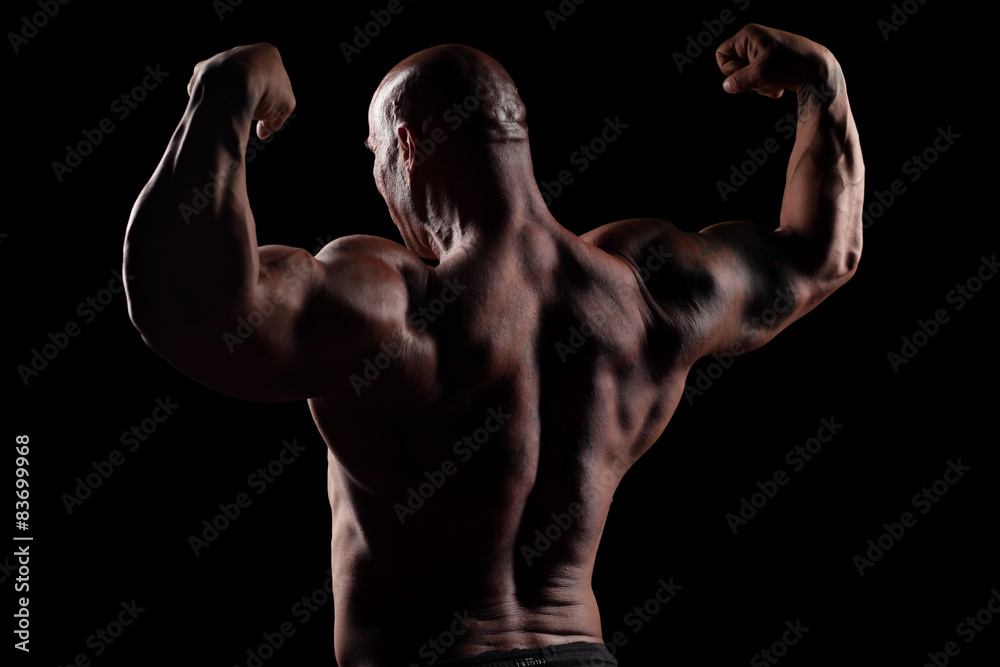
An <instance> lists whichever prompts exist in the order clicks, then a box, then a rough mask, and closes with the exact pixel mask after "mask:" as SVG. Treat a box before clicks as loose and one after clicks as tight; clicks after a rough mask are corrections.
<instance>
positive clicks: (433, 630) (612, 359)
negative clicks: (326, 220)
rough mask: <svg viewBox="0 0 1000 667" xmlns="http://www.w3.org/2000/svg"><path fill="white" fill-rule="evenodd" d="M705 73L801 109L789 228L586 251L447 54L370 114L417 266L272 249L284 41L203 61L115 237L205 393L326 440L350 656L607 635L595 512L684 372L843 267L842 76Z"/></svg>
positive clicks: (144, 297)
mask: <svg viewBox="0 0 1000 667" xmlns="http://www.w3.org/2000/svg"><path fill="white" fill-rule="evenodd" d="M717 60H718V63H719V67H720V69H721V70H722V73H723V74H724V75H725V76H726V80H725V84H724V88H725V90H727V91H728V92H733V93H737V92H747V91H755V92H758V93H761V94H763V95H767V96H770V97H777V96H780V95H781V94H782V92H783V91H788V92H789V93H790V94H794V95H796V96H797V100H798V103H799V116H800V117H799V124H798V128H797V135H796V141H795V145H794V148H793V150H792V155H791V158H790V162H789V166H788V173H787V182H786V187H785V193H784V199H783V202H782V207H781V212H780V217H779V219H778V220H777V221H775V222H777V228H775V226H776V225H775V224H774V222H771V221H769V222H770V224H768V225H767V226H766V227H765V226H759V225H757V224H754V223H750V222H726V223H720V224H716V225H712V226H710V227H707V228H705V229H703V230H702V231H700V232H697V233H691V232H684V231H681V230H679V229H677V228H676V227H674V226H673V225H671V224H669V223H667V222H664V221H661V220H654V219H634V220H622V221H619V222H613V223H611V224H607V225H604V226H601V227H598V228H596V229H594V230H593V231H591V232H589V233H587V234H584V235H583V236H576V235H575V234H573V233H571V232H569V231H568V230H566V229H565V228H564V227H562V226H561V225H560V224H559V223H558V222H557V221H556V220H555V219H554V218H553V217H552V215H551V214H550V213H549V211H548V209H547V207H546V205H545V203H544V201H543V199H542V195H541V193H540V192H539V189H538V187H537V185H536V183H535V180H534V176H533V170H532V165H531V158H530V151H529V146H528V133H527V125H526V124H525V108H524V105H523V103H522V102H521V99H520V97H519V96H518V94H517V89H516V88H515V87H514V83H513V82H512V81H511V79H510V77H509V76H508V74H507V73H506V71H504V69H503V68H502V67H501V66H500V65H499V64H498V63H497V62H496V61H495V60H493V59H492V58H490V57H489V56H487V55H485V54H483V53H481V52H479V51H476V50H475V49H471V48H469V47H465V46H459V45H444V46H439V47H435V48H432V49H428V50H426V51H422V52H420V53H418V54H415V55H414V56H411V57H410V58H407V59H406V60H404V61H403V62H402V63H400V64H399V65H398V66H397V67H396V68H394V69H393V70H392V71H391V72H390V73H389V74H388V75H387V76H386V78H385V80H384V81H383V82H382V84H381V85H380V86H379V88H378V90H377V91H376V93H375V95H374V97H373V99H372V103H371V106H370V109H369V126H370V134H369V136H368V138H367V140H366V144H367V145H368V147H369V148H371V150H372V151H373V153H374V156H375V157H374V177H375V183H376V185H377V187H378V189H379V191H380V192H381V193H382V195H383V197H384V198H385V200H386V203H387V205H388V208H389V211H390V214H391V216H392V219H393V221H394V222H395V224H396V226H397V227H398V228H399V231H400V234H401V235H402V238H403V241H404V243H405V247H404V246H403V245H400V244H398V243H394V242H392V241H389V240H385V239H382V238H378V237H373V236H360V235H359V236H349V237H344V238H340V239H337V240H336V241H334V242H332V243H330V244H329V245H328V246H326V247H325V248H324V249H323V250H322V251H321V252H319V253H318V254H317V255H316V256H315V257H313V256H312V255H311V254H310V253H308V252H306V251H304V250H302V249H298V248H290V247H282V246H273V245H272V246H263V247H258V246H257V244H256V240H255V239H256V231H255V226H254V219H253V215H252V213H251V211H250V207H249V204H248V201H247V195H246V180H245V177H244V168H245V164H244V163H245V150H246V143H247V139H248V136H249V133H250V131H251V130H252V127H253V122H252V121H253V120H254V119H256V120H257V121H258V123H257V131H258V134H259V135H260V136H267V135H269V134H270V133H271V132H274V131H275V130H276V129H278V128H280V127H281V125H282V124H283V123H284V121H285V120H286V119H287V118H288V116H289V114H290V113H291V112H292V110H293V108H294V106H295V100H294V95H293V94H292V90H291V84H290V83H289V79H288V76H287V74H286V73H285V70H284V68H283V65H282V63H281V58H280V56H279V54H278V52H277V50H276V49H274V47H271V46H270V45H266V44H258V45H254V46H249V47H239V48H237V49H233V50H230V51H227V52H224V53H221V54H218V55H217V56H215V57H213V58H212V59H209V60H207V61H204V62H202V63H199V64H198V66H197V67H196V68H195V72H194V75H193V76H192V79H191V83H190V84H189V87H188V89H189V93H190V102H189V105H188V108H187V110H186V111H185V113H184V116H183V118H182V119H181V122H180V125H179V126H178V128H177V131H176V132H175V134H174V136H173V138H172V139H171V141H170V144H169V146H168V148H167V151H166V153H165V155H164V157H163V160H162V161H161V163H160V165H159V167H158V168H157V169H156V171H155V173H154V174H153V177H152V179H151V180H150V182H149V183H148V184H147V186H146V187H145V189H144V190H143V191H142V193H141V195H140V196H139V198H138V201H137V202H136V204H135V207H134V209H133V211H132V216H131V219H130V221H129V226H128V230H127V235H126V245H125V271H124V275H126V276H127V277H128V280H127V285H126V287H127V290H128V299H129V311H130V316H131V317H132V320H133V322H134V323H135V326H136V327H137V328H138V330H139V331H140V333H141V334H142V336H143V339H144V340H145V341H146V342H147V344H148V345H149V346H150V347H151V348H152V349H153V350H155V351H156V352H158V353H159V354H161V355H162V356H164V357H165V358H166V359H167V360H169V361H170V362H171V363H172V364H174V365H175V366H176V367H177V368H178V369H180V370H181V371H183V372H184V373H187V374H188V375H190V376H191V377H193V378H194V379H196V380H198V381H200V382H202V383H204V384H206V385H208V386H210V387H213V388H215V389H217V390H219V391H221V392H224V393H226V394H229V395H231V396H235V397H239V398H244V399H248V400H253V401H290V400H301V399H306V400H308V402H309V407H310V409H311V411H312V415H313V417H314V418H315V421H316V425H317V427H318V428H319V430H320V432H321V434H322V436H323V438H324V440H325V441H326V443H327V444H328V446H329V452H328V462H329V482H328V486H329V497H330V507H331V510H332V516H333V539H332V561H333V582H334V583H333V587H334V591H333V592H334V600H335V618H336V625H335V630H334V636H335V645H336V654H337V660H338V662H339V663H340V664H341V665H344V666H345V667H352V666H356V665H365V666H382V665H386V666H388V665H392V666H398V665H408V664H413V663H417V664H427V663H428V662H430V661H432V660H443V659H447V658H459V657H469V656H473V655H476V654H478V653H481V652H484V651H488V650H507V649H514V648H534V647H541V646H546V645H549V644H561V643H570V642H578V641H583V642H595V643H600V642H602V641H603V637H602V634H601V620H600V614H599V612H598V606H597V602H596V600H595V598H594V594H593V591H592V588H591V575H592V571H593V567H594V560H595V556H596V553H597V548H598V544H599V542H600V539H601V534H602V531H603V529H604V523H605V519H606V517H607V515H608V509H609V506H610V503H611V499H612V496H613V494H614V492H615V489H616V487H617V485H618V483H619V482H620V480H621V479H622V476H623V475H624V474H625V472H626V471H627V470H628V469H629V468H630V467H631V466H632V465H633V464H634V463H635V462H636V461H637V460H638V459H639V458H640V457H641V456H642V454H643V453H644V452H645V451H646V450H647V449H648V448H649V447H650V446H651V445H652V444H653V443H654V442H655V441H656V440H657V438H658V437H659V436H660V435H661V434H662V432H663V430H664V428H665V427H666V425H667V423H668V422H669V420H670V418H671V416H672V414H673V412H674V410H675V408H676V406H677V404H678V402H679V400H680V397H681V395H682V392H683V389H684V383H685V378H686V376H687V373H688V371H689V370H690V368H691V366H692V364H693V363H694V362H695V361H696V360H698V359H699V358H701V357H703V356H706V355H709V354H713V353H719V352H735V353H739V352H745V351H748V350H751V349H754V348H757V347H759V346H761V345H763V344H764V343H765V342H767V341H768V340H770V339H771V338H773V337H774V336H775V335H776V334H777V333H778V332H779V331H781V330H782V329H784V328H785V327H786V326H788V325H789V324H790V323H791V322H793V321H794V320H796V319H797V318H799V317H801V316H802V315H803V314H805V313H806V312H808V311H810V310H811V309H812V308H814V307H815V306H816V305H817V304H818V303H820V302H821V301H822V300H823V299H825V298H826V297H827V296H828V295H829V294H830V293H832V292H833V291H834V290H835V289H837V288H838V287H839V286H840V285H842V284H843V283H844V282H846V281H847V280H848V279H849V278H850V277H851V276H852V275H853V274H854V271H855V268H856V266H857V263H858V260H859V257H860V253H861V205H862V191H863V185H864V167H863V164H862V157H861V151H860V145H859V142H858V134H857V129H856V127H855V124H854V120H853V118H852V116H851V112H850V107H849V104H848V100H847V91H846V88H845V83H844V78H843V75H842V73H841V70H840V66H839V65H838V63H837V61H836V59H835V58H834V57H833V56H832V54H830V52H829V51H828V50H826V49H825V48H823V47H821V46H819V45H818V44H815V43H814V42H811V41H809V40H807V39H804V38H802V37H798V36H796V35H792V34H789V33H785V32H781V31H777V30H772V29H769V28H765V27H762V26H757V25H749V26H747V27H745V28H744V29H743V30H741V31H740V32H739V33H737V34H736V35H735V36H734V37H732V38H731V39H729V40H727V41H726V42H725V43H724V44H723V45H722V46H721V47H720V48H719V50H718V53H717ZM456 105H457V107H456ZM459 110H460V111H461V113H460V112H459ZM206 184H211V185H213V186H214V188H213V190H214V191H215V192H216V194H215V196H214V197H211V198H210V199H209V201H208V202H207V204H206V203H205V202H204V201H201V202H198V203H200V204H201V207H200V208H199V207H198V206H196V205H195V203H194V202H192V191H193V190H194V189H199V190H200V191H202V192H204V191H206V190H205V186H206ZM769 229H770V230H771V231H769ZM421 258H427V259H432V260H437V262H436V266H431V265H429V263H427V262H425V261H423V260H422V259H421ZM430 264H434V262H431V263H430ZM237 318H243V320H244V321H245V322H251V323H253V330H252V333H251V334H250V335H249V336H245V335H240V336H237V335H236V331H237V328H238V326H239V325H238V323H237ZM242 333H243V334H245V333H246V331H245V330H242ZM540 535H541V536H546V535H549V536H554V537H552V538H546V539H544V540H543V539H540V538H539V536H540Z"/></svg>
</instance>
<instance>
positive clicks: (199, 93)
mask: <svg viewBox="0 0 1000 667" xmlns="http://www.w3.org/2000/svg"><path fill="white" fill-rule="evenodd" d="M253 85H254V81H253V80H252V77H248V76H246V75H245V74H244V73H243V71H242V69H241V68H240V67H238V66H236V65H235V64H232V63H226V62H221V63H218V64H214V65H212V66H208V67H204V68H201V69H200V71H199V72H198V73H197V74H196V75H195V76H194V77H193V78H192V81H191V84H190V86H189V92H190V100H189V102H188V106H187V109H186V110H185V112H184V116H183V118H182V119H181V121H180V123H179V125H178V126H177V129H176V130H175V131H174V134H173V136H172V138H171V140H170V143H169V145H168V147H167V150H166V152H165V154H164V155H163V158H162V159H161V161H160V164H159V165H158V166H157V168H156V171H155V172H154V174H153V177H152V178H151V179H150V181H149V183H147V185H146V187H145V188H144V189H143V191H142V193H141V194H140V195H139V198H138V200H137V201H136V203H135V206H134V207H133V209H132V214H131V218H130V220H129V225H128V229H127V232H126V239H125V274H126V275H127V276H129V278H128V280H127V283H126V287H127V290H128V298H129V308H130V312H131V314H132V317H133V321H135V322H136V324H137V326H139V327H140V329H143V330H148V329H152V328H155V327H157V326H159V323H160V322H164V321H170V322H174V323H176V322H177V321H178V320H180V321H189V322H196V321H205V320H206V318H209V317H211V316H214V315H219V314H220V312H219V311H220V310H223V311H224V310H225V309H226V307H227V306H229V307H235V305H236V304H238V303H239V301H240V299H241V298H242V295H243V294H245V292H246V291H247V290H248V289H249V288H250V287H251V286H252V285H253V283H254V281H255V279H256V275H257V272H258V258H257V243H256V232H255V228H254V222H253V216H252V215H251V213H250V207H249V202H248V199H247V194H246V179H245V171H244V169H245V160H244V157H245V151H246V143H247V139H248V137H249V132H250V129H251V123H252V121H251V114H252V110H253V108H254V107H253V105H254V103H255V96H256V95H259V93H258V92H257V91H255V90H253ZM144 333H145V331H144Z"/></svg>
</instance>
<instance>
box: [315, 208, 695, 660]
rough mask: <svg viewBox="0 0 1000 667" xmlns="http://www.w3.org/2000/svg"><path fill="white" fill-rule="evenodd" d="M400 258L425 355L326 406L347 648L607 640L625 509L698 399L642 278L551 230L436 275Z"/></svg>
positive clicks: (529, 233) (413, 350) (462, 651)
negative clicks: (611, 555)
mask: <svg viewBox="0 0 1000 667" xmlns="http://www.w3.org/2000/svg"><path fill="white" fill-rule="evenodd" d="M599 234H600V233H599V232H598V235H597V236H596V237H595V238H596V239H597V240H598V241H599V240H600V238H602V237H601V236H600V235H599ZM591 240H593V239H591ZM357 242H358V243H364V241H363V240H359V241H357ZM373 242H374V243H375V244H376V245H379V244H380V243H379V242H378V241H373ZM654 251H655V249H654ZM404 253H408V251H405V250H403V249H399V254H400V256H401V257H400V260H401V263H403V264H407V265H408V266H409V267H410V269H411V271H410V272H409V275H411V278H410V281H409V282H410V286H411V289H412V299H413V308H412V312H413V313H414V318H413V323H414V324H415V325H416V329H418V330H419V331H420V333H419V336H418V338H419V340H418V341H416V343H414V344H410V345H408V346H403V345H399V344H394V345H385V346H383V349H382V350H381V351H380V352H379V353H378V354H377V355H375V357H373V358H372V359H370V360H368V361H370V362H371V363H370V364H369V363H365V364H363V365H362V366H361V367H359V368H358V369H357V372H356V374H353V375H352V376H351V377H350V378H343V382H342V384H343V391H342V392H341V393H340V395H334V396H330V397H326V398H322V399H312V400H311V401H310V406H311V408H312V412H313V415H314V417H315V419H316V422H317V424H318V425H319V427H320V429H321V431H322V433H323V434H324V437H325V438H326V440H327V443H328V445H329V446H330V450H331V456H330V482H329V483H330V489H329V490H330V501H331V507H332V509H333V521H334V525H333V543H334V545H335V546H334V549H333V561H334V562H333V564H334V595H335V600H336V601H337V605H338V606H337V617H338V626H337V629H338V637H337V645H338V649H339V650H340V651H342V652H343V655H344V656H345V658H346V659H347V661H348V662H350V660H351V658H350V657H349V656H352V655H354V653H353V650H356V651H357V655H358V657H359V658H360V656H367V655H369V653H368V651H369V649H370V647H371V646H372V645H378V646H380V647H383V648H384V649H386V650H387V651H388V650H389V649H388V647H392V649H391V651H390V652H387V653H386V654H385V655H384V656H380V658H384V660H385V662H384V664H387V665H388V664H409V662H412V661H414V660H417V659H418V658H420V659H423V658H429V657H430V656H434V657H436V658H442V657H466V656H473V655H476V654H478V653H481V652H483V651H487V650H493V649H513V648H525V647H541V646H547V645H550V644H553V643H556V642H559V641H590V642H595V643H600V642H601V641H602V639H601V625H600V617H599V614H598V609H597V603H596V601H595V599H594V595H593V592H592V590H591V583H590V582H591V575H592V570H593V566H594V559H595V556H596V554H597V547H598V544H599V542H600V538H601V533H602V531H603V528H604V522H605V519H606V517H607V513H608V509H609V506H610V504H611V499H612V496H613V494H614V491H615V488H616V487H617V485H618V482H619V481H620V480H621V477H622V475H623V474H624V473H625V472H626V470H627V469H628V468H629V466H631V464H632V463H633V462H634V461H635V459H636V458H638V456H639V455H640V454H641V453H642V451H644V450H645V449H646V448H647V447H648V446H649V445H650V444H652V442H653V441H654V440H655V439H656V437H657V436H658V435H659V434H660V432H661V431H662V430H663V427H664V426H665V424H666V421H667V420H668V418H669V415H670V413H671V412H672V409H673V407H674V406H676V403H677V401H678V400H679V397H680V392H681V390H682V389H683V378H684V373H683V372H680V371H681V370H682V369H681V368H679V367H678V364H677V362H676V360H677V357H676V355H674V354H673V351H671V350H670V349H669V348H668V347H666V346H662V345H650V341H649V340H648V334H649V329H647V326H646V325H647V323H649V322H650V319H649V318H650V317H651V309H650V307H649V305H648V303H647V302H646V300H645V299H644V298H643V294H642V292H643V290H644V285H643V284H642V281H641V277H640V276H639V275H638V274H637V273H636V272H635V271H633V270H632V269H631V268H630V266H629V264H628V263H626V261H624V260H623V259H621V258H620V257H617V256H613V255H611V254H608V253H606V252H605V251H604V250H601V249H599V248H596V247H594V246H593V245H591V244H590V243H588V242H587V241H585V240H581V239H577V238H576V237H573V236H572V235H571V234H569V233H567V232H565V231H564V230H560V229H556V228H551V229H550V228H547V227H545V226H543V225H536V224H530V225H527V226H525V227H522V232H521V233H520V234H518V235H516V236H512V237H510V238H506V239H503V240H502V241H501V242H499V243H497V244H496V245H494V246H492V247H489V248H486V249H484V251H482V252H479V253H476V252H473V253H468V254H464V255H462V256H460V257H457V258H455V259H453V260H451V261H449V262H446V263H444V264H442V265H441V266H439V267H437V268H435V269H424V270H423V271H421V270H420V268H419V267H418V266H417V264H418V263H419V259H418V258H416V257H415V256H413V257H411V258H410V259H409V261H407V259H406V258H405V257H403V256H402V255H403V254H404ZM319 257H320V258H322V257H323V253H321V254H320V255H319ZM654 259H656V261H658V262H660V263H662V262H664V261H665V260H666V259H667V258H662V259H660V258H659V257H657V256H656V255H654ZM413 368H419V369H421V371H420V373H419V374H414V373H412V372H409V369H413ZM683 370H685V371H686V369H683ZM459 539H460V542H459V541H458V540H459ZM442 633H452V634H453V635H454V637H453V639H454V644H452V643H451V642H450V641H448V639H445V640H443V641H438V638H439V636H440V635H441V634H442ZM431 642H434V643H431ZM446 646H447V647H449V648H447V649H446V648H445V647H446ZM379 664H382V663H379Z"/></svg>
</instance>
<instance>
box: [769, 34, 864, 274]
mask: <svg viewBox="0 0 1000 667" xmlns="http://www.w3.org/2000/svg"><path fill="white" fill-rule="evenodd" d="M797 93H798V120H799V122H798V128H797V131H796V136H795V145H794V147H793V148H792V155H791V158H790V160H789V164H788V172H787V177H786V183H785V193H784V198H783V200H782V207H781V223H780V225H781V226H780V230H781V232H779V233H786V234H791V235H794V236H795V238H796V244H797V247H798V249H799V250H800V252H799V253H798V257H796V260H797V261H798V262H799V263H801V265H802V266H801V268H802V269H803V270H804V271H806V272H808V273H809V274H810V275H812V276H814V277H815V278H816V279H817V280H820V281H830V282H842V281H843V280H845V279H846V277H849V276H850V274H852V273H853V271H854V269H855V267H856V265H857V263H858V260H859V258H860V255H861V245H862V243H861V229H862V227H861V213H862V204H863V199H864V161H863V159H862V156H861V144H860V141H859V138H858V130H857V126H856V125H855V123H854V118H853V116H852V114H851V108H850V103H849V102H848V98H847V87H846V83H845V81H844V75H843V72H842V71H841V68H840V64H839V63H838V62H837V60H836V59H835V58H834V57H833V55H832V54H830V53H829V51H827V52H826V53H824V54H823V56H822V57H821V58H820V66H819V67H818V71H817V76H816V77H815V78H814V79H813V81H810V82H809V83H808V84H806V85H803V86H802V87H800V89H799V90H798V91H797Z"/></svg>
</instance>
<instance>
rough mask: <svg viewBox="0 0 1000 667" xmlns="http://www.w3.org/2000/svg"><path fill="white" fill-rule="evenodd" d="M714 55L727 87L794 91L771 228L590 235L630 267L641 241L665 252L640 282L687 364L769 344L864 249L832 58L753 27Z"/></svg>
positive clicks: (638, 225)
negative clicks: (793, 124)
mask: <svg viewBox="0 0 1000 667" xmlns="http://www.w3.org/2000/svg"><path fill="white" fill-rule="evenodd" d="M717 58H718V62H719V67H720V69H721V70H722V72H723V74H725V75H726V76H727V79H726V81H725V84H724V89H725V90H726V91H727V92H731V93H736V92H750V91H754V92H758V93H760V94H762V95H766V96H769V97H780V96H781V94H782V92H783V91H786V90H787V91H791V92H794V93H795V94H796V95H797V98H798V107H799V122H798V127H797V131H796V137H795V145H794V147H793V149H792V155H791V158H790V161H789V164H788V171H787V175H786V181H785V192H784V198H783V200H782V206H781V214H780V221H779V225H778V227H777V228H776V229H774V230H773V231H767V230H766V229H765V228H764V227H761V226H759V225H757V224H754V223H750V222H724V223H719V224H715V225H712V226H710V227H707V228H705V229H703V230H702V231H701V232H698V233H686V232H682V231H680V230H678V229H677V228H676V227H674V226H673V225H670V224H668V223H665V222H662V221H657V220H630V221H625V222H620V223H614V225H608V226H607V227H605V228H602V229H600V230H595V232H594V233H593V234H594V238H593V241H594V242H595V244H596V245H599V246H601V247H604V248H606V249H608V250H612V251H613V252H615V253H616V254H618V255H620V256H622V257H624V258H626V260H627V261H630V263H633V264H637V265H640V266H639V267H637V268H639V269H640V272H641V270H642V267H641V264H642V258H643V257H645V256H647V255H648V254H649V252H650V248H656V247H657V246H659V247H660V249H659V250H658V252H659V253H660V254H661V255H663V254H669V257H668V259H667V260H666V261H665V262H664V265H663V267H662V268H660V269H658V270H655V271H650V272H649V274H648V276H647V277H645V280H644V283H645V286H646V289H647V290H648V292H649V296H650V301H651V302H652V304H651V305H652V307H653V308H654V310H657V311H658V312H659V314H660V315H661V318H659V319H666V320H667V322H668V324H669V325H670V328H671V329H672V330H674V331H676V332H678V334H679V336H678V337H679V340H678V341H677V342H678V343H679V344H680V345H681V347H682V348H683V350H681V351H680V353H681V355H682V356H683V357H684V358H686V359H687V360H688V361H689V362H692V363H693V361H695V360H696V359H697V358H699V357H702V356H707V355H710V354H721V353H726V352H729V353H742V352H745V351H748V350H752V349H755V348H758V347H760V346H761V345H763V344H764V343H766V342H768V341H769V340H771V339H772V338H773V337H774V336H776V335H777V334H778V333H779V332H780V331H782V330H783V329H784V328H785V327H787V326H788V325H789V324H791V323H792V322H794V321H795V320H797V319H798V318H800V317H802V316H803V315H805V314H806V313H807V312H809V311H810V310H812V309H813V308H815V307H816V306H817V305H818V304H819V303H820V302H821V301H823V300H824V299H825V298H826V297H827V296H829V295H830V294H831V293H833V292H834V291H835V290H836V289H837V288H839V287H840V286H841V285H843V284H844V283H845V282H847V281H848V280H849V279H850V278H851V276H853V274H854V272H855V270H856V267H857V265H858V261H859V259H860V256H861V245H862V238H861V232H862V226H861V213H862V203H863V195H864V193H863V190H864V164H863V162H862V157H861V147H860V143H859V140H858V131H857V127H856V126H855V124H854V118H853V117H852V115H851V110H850V105H849V103H848V100H847V90H846V87H845V83H844V77H843V74H842V72H841V70H840V65H839V63H838V62H837V60H836V59H835V58H834V57H833V55H832V54H831V53H830V52H829V51H828V50H827V49H825V48H823V47H822V46H820V45H819V44H816V43H815V42H811V41H810V40H807V39H805V38H803V37H799V36H797V35H792V34H790V33H786V32H782V31H778V30H772V29H770V28H765V27H763V26H757V25H749V26H747V27H745V28H743V29H742V30H741V31H740V32H738V33H737V34H736V35H734V36H733V37H732V38H731V39H729V40H727V41H726V42H724V43H723V44H722V46H720V47H719V50H718V53H717ZM612 228H613V229H612Z"/></svg>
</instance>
